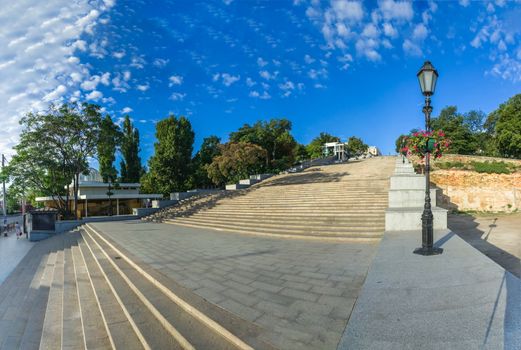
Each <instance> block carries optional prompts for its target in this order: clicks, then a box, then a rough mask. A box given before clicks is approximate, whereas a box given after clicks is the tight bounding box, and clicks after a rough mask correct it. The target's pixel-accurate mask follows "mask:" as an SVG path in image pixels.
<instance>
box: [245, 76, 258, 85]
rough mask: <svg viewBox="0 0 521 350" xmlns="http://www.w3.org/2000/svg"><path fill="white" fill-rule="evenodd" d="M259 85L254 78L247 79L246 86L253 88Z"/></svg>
mask: <svg viewBox="0 0 521 350" xmlns="http://www.w3.org/2000/svg"><path fill="white" fill-rule="evenodd" d="M256 84H257V83H256V82H255V81H253V79H252V78H249V77H248V78H246V85H248V86H249V87H252V86H254V85H256Z"/></svg>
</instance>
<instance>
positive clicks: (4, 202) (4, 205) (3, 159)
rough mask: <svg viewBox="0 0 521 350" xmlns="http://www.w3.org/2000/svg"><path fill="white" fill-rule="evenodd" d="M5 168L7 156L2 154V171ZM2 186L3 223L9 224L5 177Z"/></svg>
mask: <svg viewBox="0 0 521 350" xmlns="http://www.w3.org/2000/svg"><path fill="white" fill-rule="evenodd" d="M4 168H5V156H4V155H3V154H2V171H3V170H4ZM2 187H3V197H2V214H4V217H3V225H4V226H5V225H6V224H7V207H6V191H5V179H2Z"/></svg>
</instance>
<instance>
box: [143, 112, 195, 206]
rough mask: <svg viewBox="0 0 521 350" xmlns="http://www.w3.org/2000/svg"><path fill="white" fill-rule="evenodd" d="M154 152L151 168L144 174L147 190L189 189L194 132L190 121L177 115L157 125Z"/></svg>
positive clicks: (165, 193) (163, 192)
mask: <svg viewBox="0 0 521 350" xmlns="http://www.w3.org/2000/svg"><path fill="white" fill-rule="evenodd" d="M156 139H157V141H156V143H155V144H154V150H155V152H154V155H153V156H152V158H150V161H149V172H148V173H147V174H146V175H145V176H144V177H143V184H142V185H143V190H144V191H146V192H148V193H152V192H153V193H162V194H163V195H165V196H168V195H169V194H170V193H171V192H180V191H185V190H187V189H189V188H188V187H189V181H188V180H189V178H190V175H191V170H192V167H191V160H192V151H193V144H194V132H193V130H192V125H191V124H190V121H189V120H188V119H187V118H185V117H180V118H177V117H175V116H173V115H171V116H169V117H168V118H166V119H163V120H161V121H160V122H158V123H157V125H156Z"/></svg>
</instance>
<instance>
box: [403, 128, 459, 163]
mask: <svg viewBox="0 0 521 350" xmlns="http://www.w3.org/2000/svg"><path fill="white" fill-rule="evenodd" d="M404 140H405V146H404V147H403V148H402V149H401V152H402V153H405V154H407V155H408V156H410V155H415V156H418V157H420V158H422V159H423V158H424V157H425V155H426V154H427V153H430V154H431V155H432V156H433V157H434V158H441V156H442V155H443V153H445V152H447V150H448V149H449V147H450V140H449V139H448V138H447V137H446V136H445V133H444V132H443V131H442V130H435V131H429V132H426V131H418V132H415V133H413V134H412V135H410V136H408V137H405V138H404Z"/></svg>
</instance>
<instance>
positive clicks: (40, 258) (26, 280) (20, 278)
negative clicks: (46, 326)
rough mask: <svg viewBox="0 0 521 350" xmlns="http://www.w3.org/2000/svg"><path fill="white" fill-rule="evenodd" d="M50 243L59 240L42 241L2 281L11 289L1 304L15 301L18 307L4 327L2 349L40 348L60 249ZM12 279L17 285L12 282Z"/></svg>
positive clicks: (2, 305) (13, 303)
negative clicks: (51, 246)
mask: <svg viewBox="0 0 521 350" xmlns="http://www.w3.org/2000/svg"><path fill="white" fill-rule="evenodd" d="M49 243H51V244H50V245H55V242H42V243H41V245H40V246H37V247H33V249H32V250H31V252H30V253H29V254H28V256H26V257H25V258H24V259H23V260H22V261H21V262H20V264H19V265H18V267H17V268H16V269H15V270H14V271H13V273H12V274H11V275H10V276H9V277H8V279H7V280H6V281H4V283H3V284H2V289H3V288H4V287H7V288H9V289H10V290H9V292H7V290H2V292H1V293H0V295H1V296H2V297H4V298H5V299H3V300H2V303H1V304H0V308H1V309H4V308H5V307H9V306H8V305H11V306H10V307H13V308H15V309H16V317H15V318H14V319H13V320H12V321H10V322H9V324H8V325H7V326H6V327H1V328H0V335H1V336H2V340H3V341H2V346H1V348H2V349H4V348H5V349H9V348H11V349H38V347H39V345H40V341H41V335H42V328H43V323H44V318H45V310H46V309H47V301H48V299H49V290H50V287H51V285H52V280H53V274H54V265H55V263H56V252H55V251H54V248H53V249H49ZM38 244H40V243H38ZM43 251H45V253H44V252H43ZM31 255H32V256H31ZM28 258H29V259H28ZM36 266H38V267H37V268H36ZM34 268H36V269H34ZM11 282H13V285H12V287H15V286H16V287H15V288H12V287H10V286H9V284H11ZM13 292H14V293H13Z"/></svg>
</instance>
